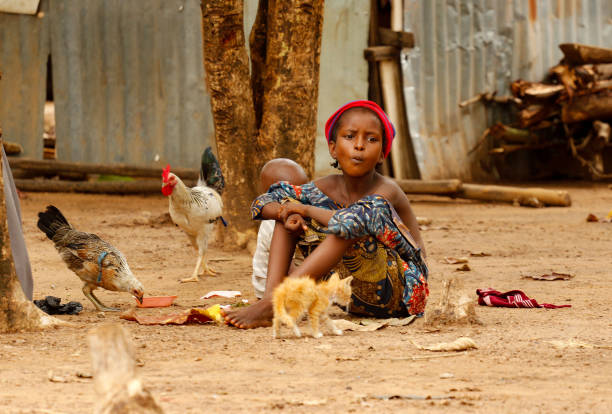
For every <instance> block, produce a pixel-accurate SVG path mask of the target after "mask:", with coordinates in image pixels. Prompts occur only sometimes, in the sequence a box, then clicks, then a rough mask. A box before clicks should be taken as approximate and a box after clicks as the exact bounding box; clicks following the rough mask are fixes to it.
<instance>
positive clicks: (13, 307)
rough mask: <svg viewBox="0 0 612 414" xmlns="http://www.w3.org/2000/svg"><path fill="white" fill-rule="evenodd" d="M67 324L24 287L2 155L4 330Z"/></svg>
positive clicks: (0, 306)
mask: <svg viewBox="0 0 612 414" xmlns="http://www.w3.org/2000/svg"><path fill="white" fill-rule="evenodd" d="M0 141H1V140H0ZM63 323H65V322H63V321H61V320H59V319H56V318H53V317H51V316H49V315H47V314H46V313H44V312H43V311H41V310H40V309H38V308H37V307H36V305H34V303H32V302H30V301H29V300H27V299H26V297H25V295H24V294H23V290H22V289H21V285H20V283H19V279H18V278H17V273H16V272H15V264H14V263H13V254H12V252H11V240H10V238H9V232H8V221H7V214H6V202H5V199H4V174H3V173H2V158H1V157H0V333H10V332H19V331H36V330H39V329H42V328H45V327H50V326H54V325H59V324H63Z"/></svg>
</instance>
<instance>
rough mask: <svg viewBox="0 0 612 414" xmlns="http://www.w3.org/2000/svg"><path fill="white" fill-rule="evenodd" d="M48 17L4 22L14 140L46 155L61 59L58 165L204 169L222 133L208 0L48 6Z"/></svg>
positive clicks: (3, 94)
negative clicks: (211, 71)
mask: <svg viewBox="0 0 612 414" xmlns="http://www.w3.org/2000/svg"><path fill="white" fill-rule="evenodd" d="M41 10H42V12H43V13H44V16H42V18H37V17H32V16H22V15H11V14H0V71H2V72H3V73H4V77H3V80H2V81H1V82H0V123H1V124H2V127H3V130H4V135H5V138H6V139H8V140H10V139H13V140H15V141H18V142H21V143H22V144H23V145H24V147H25V148H26V154H25V155H26V156H29V157H33V158H41V157H42V138H41V137H42V128H43V121H42V115H43V105H44V100H45V96H44V91H45V84H46V63H47V57H48V54H49V53H51V56H52V65H53V70H52V72H53V90H54V99H55V116H56V135H57V156H58V159H61V160H65V161H79V162H105V163H106V162H108V163H114V162H117V163H123V162H126V163H130V164H139V165H151V164H153V163H155V160H156V156H157V155H159V157H160V159H159V163H165V162H170V163H171V164H173V165H176V166H177V167H192V168H193V167H197V166H198V165H199V158H200V154H201V151H202V149H203V148H204V147H205V146H207V145H210V143H211V142H214V129H213V125H212V121H211V116H210V112H211V111H210V102H209V97H208V95H207V93H206V90H205V83H204V68H203V64H202V33H201V12H200V2H199V1H198V0H171V1H168V0H147V1H122V0H53V1H49V0H43V1H42V2H41ZM15 85H19V87H16V86H15Z"/></svg>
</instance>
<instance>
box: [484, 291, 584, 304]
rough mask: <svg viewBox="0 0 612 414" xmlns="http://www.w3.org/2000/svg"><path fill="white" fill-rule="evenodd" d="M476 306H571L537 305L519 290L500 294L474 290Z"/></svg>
mask: <svg viewBox="0 0 612 414" xmlns="http://www.w3.org/2000/svg"><path fill="white" fill-rule="evenodd" d="M476 294H477V295H478V304H479V305H482V306H496V307H502V308H547V309H557V308H571V307H572V305H552V304H550V303H538V302H536V300H535V299H530V298H529V297H528V296H527V295H525V294H524V293H523V292H521V291H520V290H511V291H509V292H505V293H501V292H498V291H497V290H494V289H491V288H489V289H476Z"/></svg>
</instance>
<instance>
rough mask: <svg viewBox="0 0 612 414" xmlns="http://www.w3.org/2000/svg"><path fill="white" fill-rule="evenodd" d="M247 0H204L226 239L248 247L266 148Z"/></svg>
mask: <svg viewBox="0 0 612 414" xmlns="http://www.w3.org/2000/svg"><path fill="white" fill-rule="evenodd" d="M243 14H244V13H243V4H242V1H241V0H208V1H203V2H202V32H203V42H204V45H203V47H204V68H205V71H206V82H207V86H208V90H209V93H210V99H211V106H212V111H213V119H214V124H215V135H216V141H217V153H218V158H219V164H220V165H221V170H222V171H223V175H224V177H225V180H226V186H225V191H224V192H223V203H224V210H225V212H224V215H225V216H226V219H227V221H228V228H227V229H226V231H224V232H223V239H219V238H218V240H224V241H225V242H226V243H224V244H225V245H229V244H235V243H237V244H239V245H245V244H246V242H247V240H248V239H249V238H250V237H252V235H253V234H254V233H255V230H254V227H253V222H252V220H251V216H250V214H249V206H250V204H251V201H252V200H253V198H254V197H255V196H256V187H257V186H256V184H257V181H258V174H257V172H258V168H257V166H258V165H260V163H258V162H255V160H258V161H260V159H259V158H260V157H261V155H260V154H261V150H260V149H259V148H258V145H257V141H256V132H257V131H256V125H255V111H254V107H253V95H252V91H251V84H250V74H249V58H248V55H247V51H246V48H245V37H244V29H243Z"/></svg>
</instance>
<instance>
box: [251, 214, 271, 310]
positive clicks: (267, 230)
mask: <svg viewBox="0 0 612 414" xmlns="http://www.w3.org/2000/svg"><path fill="white" fill-rule="evenodd" d="M275 224H276V220H263V221H262V222H261V224H260V225H259V232H258V233H257V247H256V248H255V254H254V255H253V277H252V279H251V281H252V282H253V288H254V289H255V296H257V297H258V298H259V299H261V298H262V297H263V294H264V292H265V290H266V279H267V278H268V259H269V258H270V243H272V234H273V233H274V225H275Z"/></svg>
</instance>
